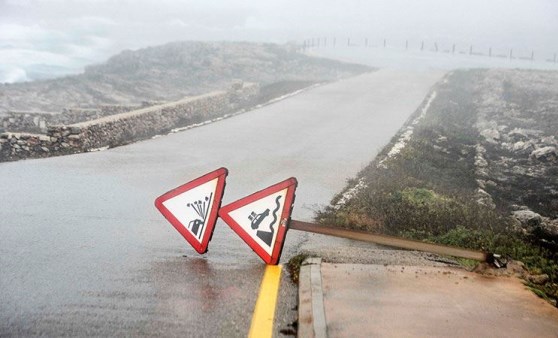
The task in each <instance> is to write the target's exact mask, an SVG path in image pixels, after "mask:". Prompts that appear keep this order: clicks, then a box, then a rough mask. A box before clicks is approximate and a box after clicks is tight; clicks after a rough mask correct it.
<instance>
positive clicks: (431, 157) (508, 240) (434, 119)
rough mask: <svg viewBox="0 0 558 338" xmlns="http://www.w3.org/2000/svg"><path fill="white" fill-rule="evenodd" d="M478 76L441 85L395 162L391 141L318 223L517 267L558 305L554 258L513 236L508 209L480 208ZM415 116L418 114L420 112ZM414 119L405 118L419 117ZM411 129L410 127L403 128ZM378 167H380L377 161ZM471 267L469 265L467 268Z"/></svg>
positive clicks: (467, 74)
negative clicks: (460, 250)
mask: <svg viewBox="0 0 558 338" xmlns="http://www.w3.org/2000/svg"><path fill="white" fill-rule="evenodd" d="M482 74H483V73H482V71H478V70H473V71H460V72H455V73H453V74H452V75H451V76H449V77H448V78H447V80H448V81H445V82H442V83H441V84H439V85H438V86H437V87H436V88H435V90H436V92H437V97H436V99H435V100H434V101H432V103H431V106H430V108H429V110H428V113H427V114H426V116H424V118H423V119H421V120H420V122H419V123H418V124H415V125H414V130H413V136H412V137H411V139H410V140H408V142H407V144H406V145H405V147H404V148H403V149H402V150H401V152H400V153H399V154H397V156H392V157H387V154H388V152H389V150H390V149H391V148H392V146H393V145H394V144H395V143H396V142H397V141H398V139H399V136H400V135H396V136H395V137H394V139H393V140H392V142H391V143H390V145H388V147H386V148H385V149H384V150H383V151H382V152H381V153H380V154H379V155H378V157H377V159H376V160H375V161H374V162H372V163H371V164H370V165H369V166H368V167H366V168H365V169H364V170H363V171H362V172H361V173H359V175H358V180H357V179H355V180H351V181H350V182H349V184H348V187H347V190H348V189H351V188H353V187H355V186H356V183H357V182H359V181H360V182H364V183H365V185H364V188H362V189H360V190H358V191H357V193H356V195H355V196H354V197H353V198H351V199H350V200H349V201H347V202H345V203H342V204H339V201H341V200H342V196H343V195H342V194H339V195H338V196H336V197H335V198H334V199H333V201H332V205H331V206H330V207H328V208H326V209H325V210H323V211H321V212H319V213H318V215H317V220H318V221H319V222H321V223H327V224H336V225H338V226H342V227H347V228H353V229H360V230H368V231H374V232H382V233H386V234H390V235H396V236H404V237H407V238H412V239H417V240H423V241H429V242H433V243H440V244H446V245H453V246H459V247H465V248H470V249H476V250H485V251H489V252H493V253H498V254H501V255H503V256H506V257H509V258H512V259H514V260H519V261H522V262H524V263H525V264H526V266H527V267H528V268H529V270H530V272H531V273H533V274H541V273H544V274H547V275H548V276H549V281H548V282H547V283H546V284H545V285H536V286H535V285H531V287H533V288H537V289H538V290H539V291H540V292H542V293H544V294H545V295H546V296H545V297H549V298H553V299H558V285H557V284H556V283H558V254H557V253H556V252H553V251H551V250H548V249H545V248H544V247H543V246H541V244H540V242H539V241H536V240H534V239H533V238H532V237H531V236H529V235H524V234H522V233H520V232H518V231H516V230H515V225H514V221H512V219H511V218H510V217H509V214H510V211H509V209H508V208H507V206H506V205H505V204H503V203H500V204H498V205H496V207H494V206H493V205H488V204H486V203H484V204H483V203H479V192H478V183H477V181H476V176H475V155H476V152H475V145H476V144H477V143H478V142H479V139H480V136H479V133H478V131H477V130H476V129H475V127H474V124H475V121H476V110H475V106H474V102H475V99H474V98H475V95H476V93H475V86H474V83H475V81H477V80H478V79H479V78H480V77H481V76H482ZM419 111H420V109H419V110H418V112H419ZM418 112H417V113H416V114H415V116H412V117H411V121H413V120H414V119H416V118H417V116H418ZM408 125H410V123H408ZM382 159H384V161H383V162H381V163H382V164H383V165H385V167H384V166H383V165H380V161H381V160H382ZM465 263H466V264H471V263H470V262H465Z"/></svg>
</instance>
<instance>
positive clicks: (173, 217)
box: [155, 168, 502, 267]
mask: <svg viewBox="0 0 558 338" xmlns="http://www.w3.org/2000/svg"><path fill="white" fill-rule="evenodd" d="M227 174H228V170H227V169H226V168H219V169H217V170H215V171H212V172H210V173H208V174H206V175H203V176H201V177H199V178H196V179H194V180H193V181H190V182H188V183H186V184H184V185H181V186H179V187H177V188H175V189H173V190H171V191H169V192H167V193H165V194H163V195H161V196H160V197H158V198H157V199H156V200H155V206H156V207H157V209H159V211H160V212H161V213H162V214H163V216H164V217H165V218H166V219H167V220H168V221H169V222H170V223H171V224H172V225H173V227H174V228H175V229H176V230H177V231H178V232H179V233H180V234H181V235H182V236H183V237H184V238H185V239H186V241H187V242H188V243H189V244H190V245H191V246H192V247H193V248H194V249H195V250H196V251H197V252H198V253H200V254H203V253H205V252H206V251H207V247H208V245H209V241H210V240H211V238H212V235H213V230H214V227H215V223H216V221H217V215H218V216H219V217H221V219H223V221H225V223H227V224H228V225H229V226H230V227H231V229H232V230H233V231H234V232H235V233H236V234H237V235H239V236H240V238H242V240H243V241H244V242H245V243H246V244H247V245H248V246H249V247H250V248H251V249H252V250H253V251H254V252H255V253H256V254H257V255H258V256H259V257H260V258H261V259H262V260H263V261H264V262H265V263H266V264H268V265H276V264H277V263H278V262H279V259H280V258H281V251H282V249H283V245H284V243H285V237H286V235H287V230H289V229H293V230H298V231H306V232H312V233H317V234H322V235H328V236H335V237H342V238H347V239H352V240H358V241H364V242H369V243H376V244H380V245H386V246H391V247H397V248H402V249H408V250H418V251H426V252H431V253H436V254H440V255H447V256H454V257H461V258H467V259H472V260H476V261H480V262H488V263H493V264H494V265H496V266H497V267H500V266H501V265H502V263H501V262H500V261H499V260H498V257H499V256H498V255H494V254H493V253H489V252H481V251H474V250H469V249H464V248H459V247H454V246H446V245H440V244H432V243H425V242H420V241H415V240H410V239H405V238H401V237H396V236H388V235H381V234H373V233H369V232H365V231H358V230H350V229H342V228H339V227H334V226H328V225H318V224H314V223H309V222H302V221H297V220H293V219H291V213H292V209H293V206H294V201H295V191H296V187H297V184H298V181H297V180H296V178H294V177H291V178H288V179H286V180H284V181H281V182H279V183H277V184H274V185H272V186H269V187H267V188H265V189H263V190H260V191H258V192H255V193H253V194H251V195H249V196H246V197H243V198H241V199H239V200H237V201H235V202H232V203H230V204H228V205H225V206H223V207H220V205H221V199H222V197H223V193H224V187H225V177H226V176H227Z"/></svg>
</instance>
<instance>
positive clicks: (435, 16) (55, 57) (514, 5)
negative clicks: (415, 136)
mask: <svg viewBox="0 0 558 338" xmlns="http://www.w3.org/2000/svg"><path fill="white" fill-rule="evenodd" d="M557 33H558V1H554V0H540V1H527V0H525V1H517V0H501V1H500V0H498V1H489V0H447V1H446V0H444V1H442V0H438V1H437V0H422V1H416V0H415V1H413V0H395V1H394V0H383V1H358V0H343V1H333V0H296V1H295V0H283V1H272V0H245V1H232V0H213V1H212V0H193V1H192V0H190V1H187V0H184V1H178V0H176V1H171V0H157V1H152V0H133V1H132V0H120V1H118V0H114V1H108V0H0V82H15V81H25V80H29V79H33V78H37V77H40V76H43V75H44V73H53V74H55V73H59V74H65V73H69V72H80V71H82V69H83V67H84V66H85V65H87V64H91V63H99V62H102V61H104V60H106V59H107V58H108V57H110V56H111V55H113V54H116V53H118V52H119V51H121V50H123V49H138V48H141V47H146V46H153V45H160V44H164V43H166V42H170V41H177V40H249V41H266V42H278V43H283V42H287V41H298V42H300V41H302V40H303V39H306V38H311V37H317V36H324V37H325V36H330V37H331V36H338V37H348V36H351V37H355V38H360V37H368V38H370V39H371V40H372V39H383V38H384V37H386V38H388V39H392V40H393V39H403V40H404V39H411V40H420V39H425V40H428V41H441V42H444V41H454V42H456V43H461V44H469V43H472V44H475V45H481V46H488V45H490V46H496V47H498V48H516V49H521V48H523V49H525V50H531V49H534V50H535V51H537V52H538V53H542V52H544V53H554V52H556V51H558V34H557Z"/></svg>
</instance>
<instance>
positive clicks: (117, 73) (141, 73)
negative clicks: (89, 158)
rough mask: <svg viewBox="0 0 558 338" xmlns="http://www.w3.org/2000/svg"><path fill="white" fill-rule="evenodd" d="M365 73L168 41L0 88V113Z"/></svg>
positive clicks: (287, 48) (285, 53)
mask: <svg viewBox="0 0 558 338" xmlns="http://www.w3.org/2000/svg"><path fill="white" fill-rule="evenodd" d="M368 70H369V68H368V67H366V66H362V65H356V64H346V63H342V62H338V61H333V60H328V59H321V58H315V57H309V56H306V55H303V54H300V53H297V52H296V50H295V48H294V46H291V45H276V44H261V43H248V42H174V43H169V44H166V45H162V46H157V47H148V48H144V49H140V50H136V51H130V50H127V51H124V52H121V53H120V54H117V55H115V56H113V57H111V58H110V59H109V60H108V61H107V62H105V63H103V64H99V65H93V66H88V67H86V69H85V72H84V73H82V74H79V75H73V76H66V77H62V78H58V79H51V80H41V81H34V82H27V83H17V84H3V85H0V112H2V111H4V112H5V111H9V110H13V111H54V112H57V111H61V110H62V109H63V108H67V107H95V106H98V105H103V104H138V103H141V102H142V101H146V100H157V101H159V100H163V101H168V100H175V99H179V98H182V97H184V96H188V95H196V94H200V93H204V92H208V91H211V90H215V89H224V88H226V87H227V86H228V85H229V84H230V83H231V82H232V81H233V80H235V79H241V80H244V81H250V82H258V83H261V84H262V85H267V84H272V83H275V82H280V81H293V80H294V81H323V80H333V79H336V78H340V77H346V76H350V75H355V74H358V73H362V72H366V71H368Z"/></svg>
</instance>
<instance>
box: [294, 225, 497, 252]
mask: <svg viewBox="0 0 558 338" xmlns="http://www.w3.org/2000/svg"><path fill="white" fill-rule="evenodd" d="M289 229H293V230H299V231H306V232H313V233H316V234H322V235H329V236H334V237H341V238H348V239H354V240H357V241H364V242H370V243H376V244H381V245H386V246H392V247H398V248H402V249H409V250H418V251H426V252H432V253H436V254H440V255H447V256H454V257H461V258H467V259H472V260H476V261H480V262H492V261H493V260H494V255H493V254H491V253H487V252H480V251H474V250H469V249H463V248H458V247H453V246H447V245H441V244H432V243H425V242H420V241H415V240H411V239H405V238H400V237H395V236H388V235H379V234H372V233H369V232H365V231H358V230H349V229H343V228H338V227H332V226H326V225H317V224H313V223H308V222H301V221H296V220H291V221H290V223H289Z"/></svg>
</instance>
